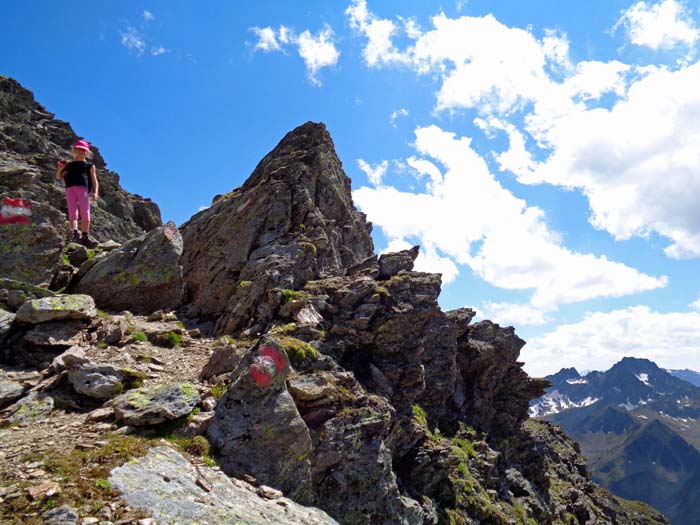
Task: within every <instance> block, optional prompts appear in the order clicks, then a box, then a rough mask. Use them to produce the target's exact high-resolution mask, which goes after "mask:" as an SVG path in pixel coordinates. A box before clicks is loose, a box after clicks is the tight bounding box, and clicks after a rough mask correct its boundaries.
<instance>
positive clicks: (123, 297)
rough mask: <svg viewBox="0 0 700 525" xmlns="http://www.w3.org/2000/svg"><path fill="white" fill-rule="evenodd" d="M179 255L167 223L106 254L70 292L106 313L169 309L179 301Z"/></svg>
mask: <svg viewBox="0 0 700 525" xmlns="http://www.w3.org/2000/svg"><path fill="white" fill-rule="evenodd" d="M181 255H182V237H181V236H180V232H179V231H178V229H177V227H176V226H175V224H174V223H172V222H169V223H168V224H165V225H164V226H160V227H158V228H156V229H155V230H153V231H151V232H149V233H147V234H145V235H144V236H142V237H139V238H138V239H133V240H131V241H129V242H127V243H126V244H124V245H123V246H122V247H121V248H118V249H116V250H114V251H113V252H111V253H109V255H107V256H106V257H105V258H103V259H101V260H100V261H98V262H97V263H96V264H95V265H94V266H92V267H91V268H90V269H89V270H88V271H87V272H86V273H85V274H84V275H83V276H82V277H81V278H80V280H79V281H78V283H77V284H76V285H75V286H74V287H73V290H74V291H76V292H78V293H89V294H90V295H91V296H92V297H94V299H95V302H96V303H97V305H99V306H100V308H104V309H107V310H116V311H119V310H129V311H131V312H134V313H138V314H150V313H151V312H154V311H156V310H172V309H174V308H176V307H177V306H178V305H179V304H180V300H181V299H182V267H181V266H180V256H181Z"/></svg>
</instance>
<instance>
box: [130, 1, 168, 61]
mask: <svg viewBox="0 0 700 525" xmlns="http://www.w3.org/2000/svg"><path fill="white" fill-rule="evenodd" d="M143 19H144V20H145V21H146V22H150V21H151V20H155V17H154V16H153V14H152V13H151V12H150V11H144V12H143ZM120 34H121V44H122V45H123V46H124V47H125V48H127V49H128V50H129V52H130V53H133V54H135V55H136V56H138V57H141V56H143V55H144V53H146V51H148V54H150V55H151V56H154V57H157V56H160V55H164V54H166V53H167V52H168V50H167V49H166V48H165V47H163V46H161V45H158V46H154V45H151V44H150V43H148V42H147V37H146V36H144V35H143V34H142V33H141V32H139V30H138V29H136V28H135V27H133V26H127V28H126V30H124V31H120Z"/></svg>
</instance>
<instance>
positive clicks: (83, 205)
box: [66, 186, 90, 222]
mask: <svg viewBox="0 0 700 525" xmlns="http://www.w3.org/2000/svg"><path fill="white" fill-rule="evenodd" d="M66 203H67V204H68V220H69V221H76V220H78V211H80V220H81V221H85V222H90V197H89V196H88V189H87V188H86V187H85V186H70V187H68V188H66Z"/></svg>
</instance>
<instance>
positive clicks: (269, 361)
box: [250, 344, 289, 388]
mask: <svg viewBox="0 0 700 525" xmlns="http://www.w3.org/2000/svg"><path fill="white" fill-rule="evenodd" d="M288 371H289V363H288V361H287V356H286V353H285V352H284V350H281V349H280V348H275V347H274V346H271V345H270V344H265V345H262V346H261V347H260V348H259V349H258V351H257V355H256V356H255V357H254V358H253V363H252V364H251V365H250V376H251V377H252V378H253V381H254V382H255V384H256V385H258V386H259V387H261V388H264V387H269V386H270V385H271V384H272V382H273V381H274V380H275V378H277V377H278V376H282V380H284V378H286V377H287V372H288Z"/></svg>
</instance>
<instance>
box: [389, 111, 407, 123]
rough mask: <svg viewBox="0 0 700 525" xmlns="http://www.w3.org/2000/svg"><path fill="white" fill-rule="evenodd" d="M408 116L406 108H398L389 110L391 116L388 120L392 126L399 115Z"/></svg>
mask: <svg viewBox="0 0 700 525" xmlns="http://www.w3.org/2000/svg"><path fill="white" fill-rule="evenodd" d="M407 116H408V110H407V109H406V108H399V109H396V110H394V111H392V112H391V116H390V117H389V122H391V125H392V126H396V121H397V120H398V119H399V118H400V117H407Z"/></svg>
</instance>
